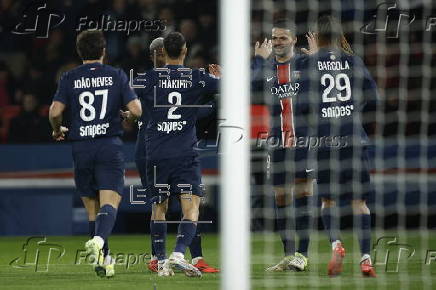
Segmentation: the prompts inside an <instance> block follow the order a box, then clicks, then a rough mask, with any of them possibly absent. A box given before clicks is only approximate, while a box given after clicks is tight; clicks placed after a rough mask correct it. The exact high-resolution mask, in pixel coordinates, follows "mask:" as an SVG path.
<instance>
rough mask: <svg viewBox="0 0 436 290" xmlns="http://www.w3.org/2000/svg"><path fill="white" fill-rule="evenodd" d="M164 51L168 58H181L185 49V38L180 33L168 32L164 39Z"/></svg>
mask: <svg viewBox="0 0 436 290" xmlns="http://www.w3.org/2000/svg"><path fill="white" fill-rule="evenodd" d="M163 42H164V49H165V52H166V54H167V56H168V57H169V58H172V59H176V58H179V57H181V55H182V52H183V51H184V49H185V48H186V40H185V37H183V35H182V34H181V33H180V32H170V33H169V34H168V35H167V36H165V38H164V41H163Z"/></svg>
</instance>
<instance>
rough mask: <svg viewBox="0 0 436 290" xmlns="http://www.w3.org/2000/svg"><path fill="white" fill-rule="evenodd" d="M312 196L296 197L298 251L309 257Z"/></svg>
mask: <svg viewBox="0 0 436 290" xmlns="http://www.w3.org/2000/svg"><path fill="white" fill-rule="evenodd" d="M311 200H312V197H311V196H303V197H300V198H297V199H295V230H296V232H297V235H298V238H299V244H298V250H297V252H299V253H301V254H303V255H304V256H306V257H307V249H308V248H309V242H310V230H311V227H312V207H311Z"/></svg>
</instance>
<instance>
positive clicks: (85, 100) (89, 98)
mask: <svg viewBox="0 0 436 290" xmlns="http://www.w3.org/2000/svg"><path fill="white" fill-rule="evenodd" d="M107 94H108V90H107V89H106V90H96V91H95V93H94V94H93V93H91V92H89V91H84V92H82V93H81V94H80V95H79V104H80V105H81V106H82V108H81V109H80V118H82V120H83V121H85V122H90V121H93V120H94V119H95V108H94V106H93V105H92V104H94V99H95V97H94V96H100V95H101V96H103V99H102V102H101V111H100V120H102V119H104V117H105V116H106V107H107Z"/></svg>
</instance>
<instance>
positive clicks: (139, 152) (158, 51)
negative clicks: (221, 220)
mask: <svg viewBox="0 0 436 290" xmlns="http://www.w3.org/2000/svg"><path fill="white" fill-rule="evenodd" d="M150 58H151V60H152V61H153V64H154V67H155V68H158V67H164V66H165V56H164V53H163V38H162V37H158V38H156V39H154V40H153V41H152V42H151V44H150ZM210 111H211V109H210V108H200V109H199V117H202V116H203V115H208V114H209V113H210ZM148 120H149V117H148V114H147V111H145V110H144V113H143V114H142V116H141V120H140V121H139V122H138V137H137V140H136V147H135V162H136V168H137V169H138V172H139V175H140V177H141V183H142V187H143V188H147V175H146V172H147V171H146V147H145V138H146V137H145V128H146V126H147V122H148ZM167 206H168V200H166V201H165V207H167ZM165 211H166V210H165ZM153 223H154V221H153V219H151V220H150V232H151V229H152V228H153ZM189 250H190V252H191V257H192V264H193V265H194V266H195V267H196V268H197V269H199V270H200V271H201V272H203V273H217V272H219V270H218V269H216V268H214V267H211V266H209V264H207V262H206V261H205V259H204V258H203V251H202V247H201V233H200V229H199V226H197V232H196V233H195V236H194V238H193V239H192V242H191V244H190V245H189ZM151 255H152V256H151V259H150V262H149V263H148V269H149V270H150V271H152V272H157V271H158V267H157V266H158V259H157V256H156V252H155V250H154V247H153V243H152V244H151Z"/></svg>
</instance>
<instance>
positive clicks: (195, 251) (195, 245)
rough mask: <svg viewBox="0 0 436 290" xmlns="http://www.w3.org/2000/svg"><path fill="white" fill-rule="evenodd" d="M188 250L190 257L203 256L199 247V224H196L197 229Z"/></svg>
mask: <svg viewBox="0 0 436 290" xmlns="http://www.w3.org/2000/svg"><path fill="white" fill-rule="evenodd" d="M189 251H190V252H191V257H192V259H194V258H197V257H202V256H203V251H202V249H201V233H200V227H199V225H197V231H196V232H195V235H194V238H192V242H191V245H189Z"/></svg>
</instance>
